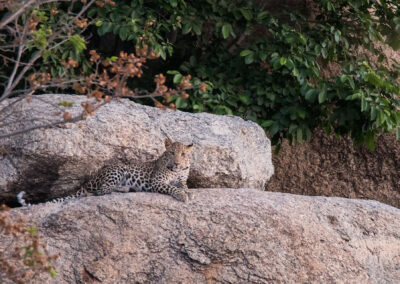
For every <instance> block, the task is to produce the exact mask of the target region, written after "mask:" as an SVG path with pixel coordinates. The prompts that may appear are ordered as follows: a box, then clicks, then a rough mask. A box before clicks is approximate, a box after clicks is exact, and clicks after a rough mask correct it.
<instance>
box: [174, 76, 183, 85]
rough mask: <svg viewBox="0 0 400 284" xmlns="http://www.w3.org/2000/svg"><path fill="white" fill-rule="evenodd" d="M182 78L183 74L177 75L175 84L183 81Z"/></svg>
mask: <svg viewBox="0 0 400 284" xmlns="http://www.w3.org/2000/svg"><path fill="white" fill-rule="evenodd" d="M182 78H183V76H182V74H175V76H174V79H173V82H174V84H178V83H180V82H181V81H182Z"/></svg>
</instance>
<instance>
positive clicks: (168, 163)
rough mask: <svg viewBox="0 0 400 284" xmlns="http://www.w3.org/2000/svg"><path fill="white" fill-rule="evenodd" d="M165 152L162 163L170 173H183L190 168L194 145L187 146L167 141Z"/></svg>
mask: <svg viewBox="0 0 400 284" xmlns="http://www.w3.org/2000/svg"><path fill="white" fill-rule="evenodd" d="M164 143H165V148H166V150H165V152H164V153H163V154H162V156H161V157H160V161H162V163H163V164H164V165H165V167H166V168H167V169H169V170H170V171H174V172H177V171H183V170H187V169H189V167H190V153H191V151H192V150H193V144H190V145H185V144H182V143H180V142H172V141H171V140H170V139H166V140H165V142H164Z"/></svg>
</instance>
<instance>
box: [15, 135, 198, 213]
mask: <svg viewBox="0 0 400 284" xmlns="http://www.w3.org/2000/svg"><path fill="white" fill-rule="evenodd" d="M164 145H165V149H166V150H165V152H163V153H162V154H161V156H160V157H159V158H158V159H156V160H153V161H149V162H144V163H139V162H131V163H116V164H111V165H106V166H103V167H102V168H101V169H100V170H99V171H98V172H97V173H96V174H95V175H93V176H92V177H91V178H90V179H89V180H88V182H86V183H85V184H84V185H83V186H82V187H80V188H79V189H78V190H77V191H76V192H75V193H73V194H70V195H68V196H66V197H61V198H56V199H53V200H51V201H48V203H59V202H63V201H65V200H68V199H74V198H79V197H87V196H93V195H95V196H98V195H106V194H110V193H113V192H119V193H127V192H141V191H142V192H155V193H162V194H167V195H170V196H172V197H173V198H175V199H176V200H178V201H181V202H187V201H188V200H190V199H192V197H193V194H192V192H191V191H190V190H189V188H188V186H187V180H188V177H189V171H190V157H191V152H192V150H193V143H192V144H190V145H185V144H183V143H181V142H173V141H172V140H170V139H165V141H164ZM24 194H25V192H24V191H21V192H20V193H19V194H18V195H17V199H18V202H19V203H20V204H21V205H22V206H29V205H31V204H29V203H27V202H26V201H25V199H24V198H23V197H24Z"/></svg>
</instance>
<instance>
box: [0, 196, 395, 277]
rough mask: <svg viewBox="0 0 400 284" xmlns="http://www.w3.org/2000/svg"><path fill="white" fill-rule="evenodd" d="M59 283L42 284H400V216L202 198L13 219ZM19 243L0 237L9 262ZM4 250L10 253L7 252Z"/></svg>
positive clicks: (320, 201)
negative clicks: (46, 255) (10, 248)
mask: <svg viewBox="0 0 400 284" xmlns="http://www.w3.org/2000/svg"><path fill="white" fill-rule="evenodd" d="M11 216H12V217H13V218H18V217H19V216H24V217H25V218H26V220H27V222H28V223H33V224H35V225H36V226H37V227H38V228H39V229H40V230H41V234H42V236H43V240H44V241H45V242H46V243H47V244H48V248H49V250H50V252H51V253H57V252H60V253H61V257H60V258H59V259H58V260H57V262H56V263H55V265H56V269H57V272H58V274H59V277H58V278H57V279H54V280H52V279H48V278H47V276H46V277H44V278H42V279H41V280H37V281H36V280H35V281H33V282H32V283H33V284H35V283H98V282H99V283H100V282H101V283H398V281H399V279H400V226H398V225H397V224H399V223H400V210H399V209H396V208H394V207H390V206H387V205H384V204H381V203H379V202H375V201H360V200H350V199H343V198H327V197H307V196H296V195H290V194H283V193H269V192H263V191H259V190H252V189H197V190H194V199H193V200H191V201H189V202H188V203H181V202H178V201H175V200H173V199H172V197H170V196H166V195H161V194H155V193H128V194H118V193H116V194H112V195H105V196H99V197H88V198H82V199H78V200H73V201H69V202H67V203H64V204H49V205H44V204H42V205H35V206H32V207H28V208H18V209H12V210H11ZM6 244H9V241H8V240H5V238H4V237H3V238H0V253H2V249H4V246H5V245H6ZM2 246H3V247H2Z"/></svg>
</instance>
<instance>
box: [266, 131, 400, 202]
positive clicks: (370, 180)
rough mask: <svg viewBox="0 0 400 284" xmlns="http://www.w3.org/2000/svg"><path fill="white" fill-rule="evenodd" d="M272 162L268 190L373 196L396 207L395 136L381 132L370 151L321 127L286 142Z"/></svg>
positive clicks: (399, 151)
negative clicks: (300, 139) (301, 139)
mask: <svg viewBox="0 0 400 284" xmlns="http://www.w3.org/2000/svg"><path fill="white" fill-rule="evenodd" d="M294 157H295V158H294ZM273 163H274V166H275V174H274V176H273V177H272V178H271V180H270V181H269V182H268V184H267V186H266V190H268V191H277V192H287V193H293V194H301V195H323V196H337V197H347V198H360V199H373V200H377V201H380V202H383V203H386V204H389V205H391V206H395V207H397V208H400V171H399V168H400V142H399V141H397V140H396V137H395V135H392V134H385V135H382V136H381V137H379V138H378V140H377V143H376V149H375V150H374V151H370V150H368V149H366V148H365V147H356V146H355V145H354V143H353V142H352V141H351V139H349V138H343V139H337V138H335V137H334V136H333V135H332V136H327V135H326V134H325V133H323V132H322V131H321V132H318V133H316V134H315V135H314V137H313V138H312V140H311V141H310V142H309V143H302V144H300V145H296V146H292V147H291V146H289V145H288V144H287V143H285V144H284V145H283V147H282V150H281V151H280V153H279V155H274V157H273Z"/></svg>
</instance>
